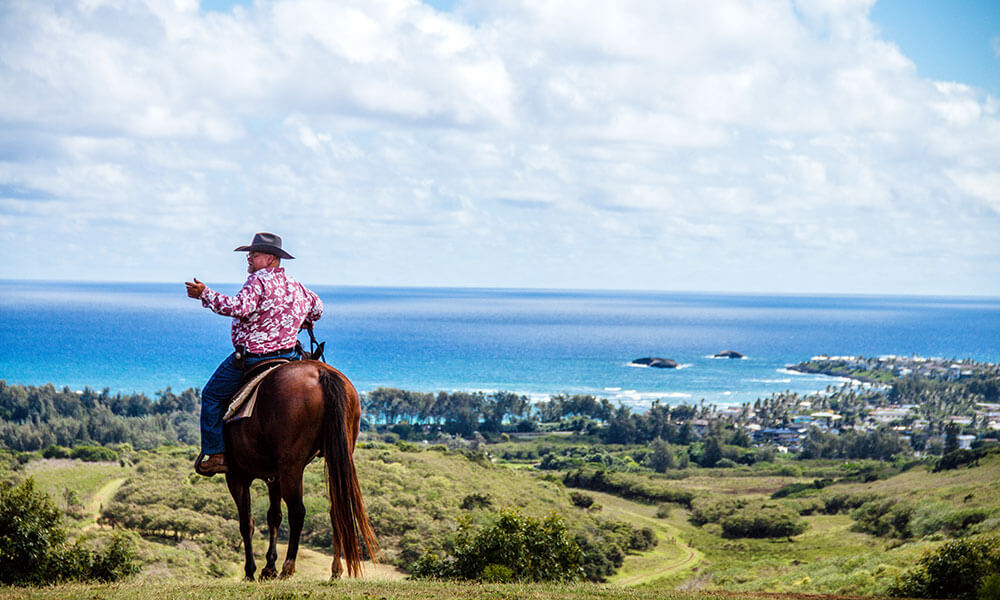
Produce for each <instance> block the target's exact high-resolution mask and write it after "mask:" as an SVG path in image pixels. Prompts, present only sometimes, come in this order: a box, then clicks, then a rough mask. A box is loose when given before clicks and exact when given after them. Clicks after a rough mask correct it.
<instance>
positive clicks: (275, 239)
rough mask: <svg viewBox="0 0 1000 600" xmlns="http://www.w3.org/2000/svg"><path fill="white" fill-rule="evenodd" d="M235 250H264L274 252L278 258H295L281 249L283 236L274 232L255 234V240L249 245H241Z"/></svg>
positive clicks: (269, 252) (267, 252) (265, 252)
mask: <svg viewBox="0 0 1000 600" xmlns="http://www.w3.org/2000/svg"><path fill="white" fill-rule="evenodd" d="M233 252H263V253H264V254H273V255H274V256H277V257H278V258H295V257H294V256H292V255H291V254H289V253H287V252H285V251H284V250H282V249H281V237H279V236H277V235H274V234H273V233H257V234H254V236H253V241H252V242H250V245H249V246H240V247H239V248H237V249H235V250H233Z"/></svg>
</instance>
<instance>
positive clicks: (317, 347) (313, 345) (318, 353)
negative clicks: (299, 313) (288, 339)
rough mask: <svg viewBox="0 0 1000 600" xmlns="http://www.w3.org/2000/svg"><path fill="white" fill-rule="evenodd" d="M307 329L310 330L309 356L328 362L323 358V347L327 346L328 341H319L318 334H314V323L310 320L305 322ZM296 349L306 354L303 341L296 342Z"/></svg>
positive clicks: (301, 353)
mask: <svg viewBox="0 0 1000 600" xmlns="http://www.w3.org/2000/svg"><path fill="white" fill-rule="evenodd" d="M304 326H305V330H306V331H308V332H309V358H311V359H313V360H318V361H321V362H326V361H325V360H323V348H324V346H326V342H317V341H316V336H315V335H313V324H312V323H311V322H309V321H306V322H305V323H304ZM295 346H296V349H297V350H298V352H299V354H300V355H303V356H304V355H305V354H306V352H305V350H304V349H303V348H302V342H295Z"/></svg>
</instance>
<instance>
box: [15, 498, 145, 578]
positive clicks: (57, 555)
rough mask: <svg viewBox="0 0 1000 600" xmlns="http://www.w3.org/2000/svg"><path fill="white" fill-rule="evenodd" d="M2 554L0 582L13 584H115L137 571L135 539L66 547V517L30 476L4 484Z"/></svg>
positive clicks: (119, 537) (84, 542) (119, 538)
mask: <svg viewBox="0 0 1000 600" xmlns="http://www.w3.org/2000/svg"><path fill="white" fill-rule="evenodd" d="M102 542H103V543H104V547H103V548H102V547H100V544H102ZM0 556H2V557H3V563H4V565H3V569H2V570H0V583H5V584H14V585H31V584H41V583H56V582H59V581H65V580H68V579H79V580H87V579H96V580H99V581H114V580H117V579H120V578H122V577H126V576H128V575H131V574H133V573H136V572H138V570H139V565H138V563H137V561H136V557H135V552H134V550H133V544H132V540H131V539H130V538H128V537H126V536H125V535H124V534H120V533H119V534H117V535H115V536H113V537H112V538H111V539H110V540H100V539H95V540H94V543H91V540H87V539H81V540H78V541H77V542H76V543H74V544H70V543H68V542H67V541H66V530H65V529H64V527H63V524H62V515H61V514H60V512H59V510H58V509H57V508H56V506H55V504H53V502H52V500H51V499H50V498H49V497H48V495H47V494H45V493H42V492H39V491H36V490H35V484H34V480H32V479H31V478H28V479H27V480H25V481H24V482H22V483H21V484H19V485H16V486H12V485H9V484H6V483H4V484H0Z"/></svg>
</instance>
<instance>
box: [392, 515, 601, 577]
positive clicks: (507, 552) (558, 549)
mask: <svg viewBox="0 0 1000 600" xmlns="http://www.w3.org/2000/svg"><path fill="white" fill-rule="evenodd" d="M582 559H583V554H582V552H581V549H580V546H579V545H578V544H577V542H576V541H575V540H574V539H573V538H572V537H570V535H569V533H568V531H567V529H566V523H565V522H564V521H563V520H562V518H560V517H559V516H557V515H555V514H553V515H552V516H549V517H547V518H545V519H535V518H532V517H526V516H524V515H522V514H521V513H519V512H517V511H515V510H512V509H505V510H503V511H501V512H500V516H499V518H497V519H496V521H494V522H493V523H492V524H490V525H488V526H486V527H484V528H482V529H480V530H478V531H476V530H473V527H472V523H471V521H470V520H468V519H462V521H461V523H460V525H459V529H458V534H457V536H456V541H455V548H454V550H453V552H452V557H451V558H447V559H441V558H440V557H438V556H437V555H436V554H426V555H424V556H423V557H421V558H420V559H418V560H417V561H416V562H415V563H414V565H413V567H412V569H411V571H412V573H413V575H414V576H415V577H418V578H427V577H440V578H448V579H470V580H479V581H487V580H492V581H576V580H579V579H582V578H583V568H582Z"/></svg>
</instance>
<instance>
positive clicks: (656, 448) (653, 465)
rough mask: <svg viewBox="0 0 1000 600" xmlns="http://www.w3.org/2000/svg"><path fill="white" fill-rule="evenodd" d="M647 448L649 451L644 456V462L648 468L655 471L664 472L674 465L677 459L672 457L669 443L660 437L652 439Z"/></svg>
mask: <svg viewBox="0 0 1000 600" xmlns="http://www.w3.org/2000/svg"><path fill="white" fill-rule="evenodd" d="M649 449H650V450H651V452H650V453H649V456H648V457H647V458H646V463H647V465H648V466H649V468H650V469H653V470H654V471H656V472H657V473H664V472H666V471H667V470H668V469H673V468H674V467H675V466H676V463H677V461H676V460H675V459H674V453H673V451H672V450H671V449H670V444H668V443H666V442H665V441H663V439H662V438H656V439H655V440H653V441H652V442H651V443H650V444H649Z"/></svg>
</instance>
